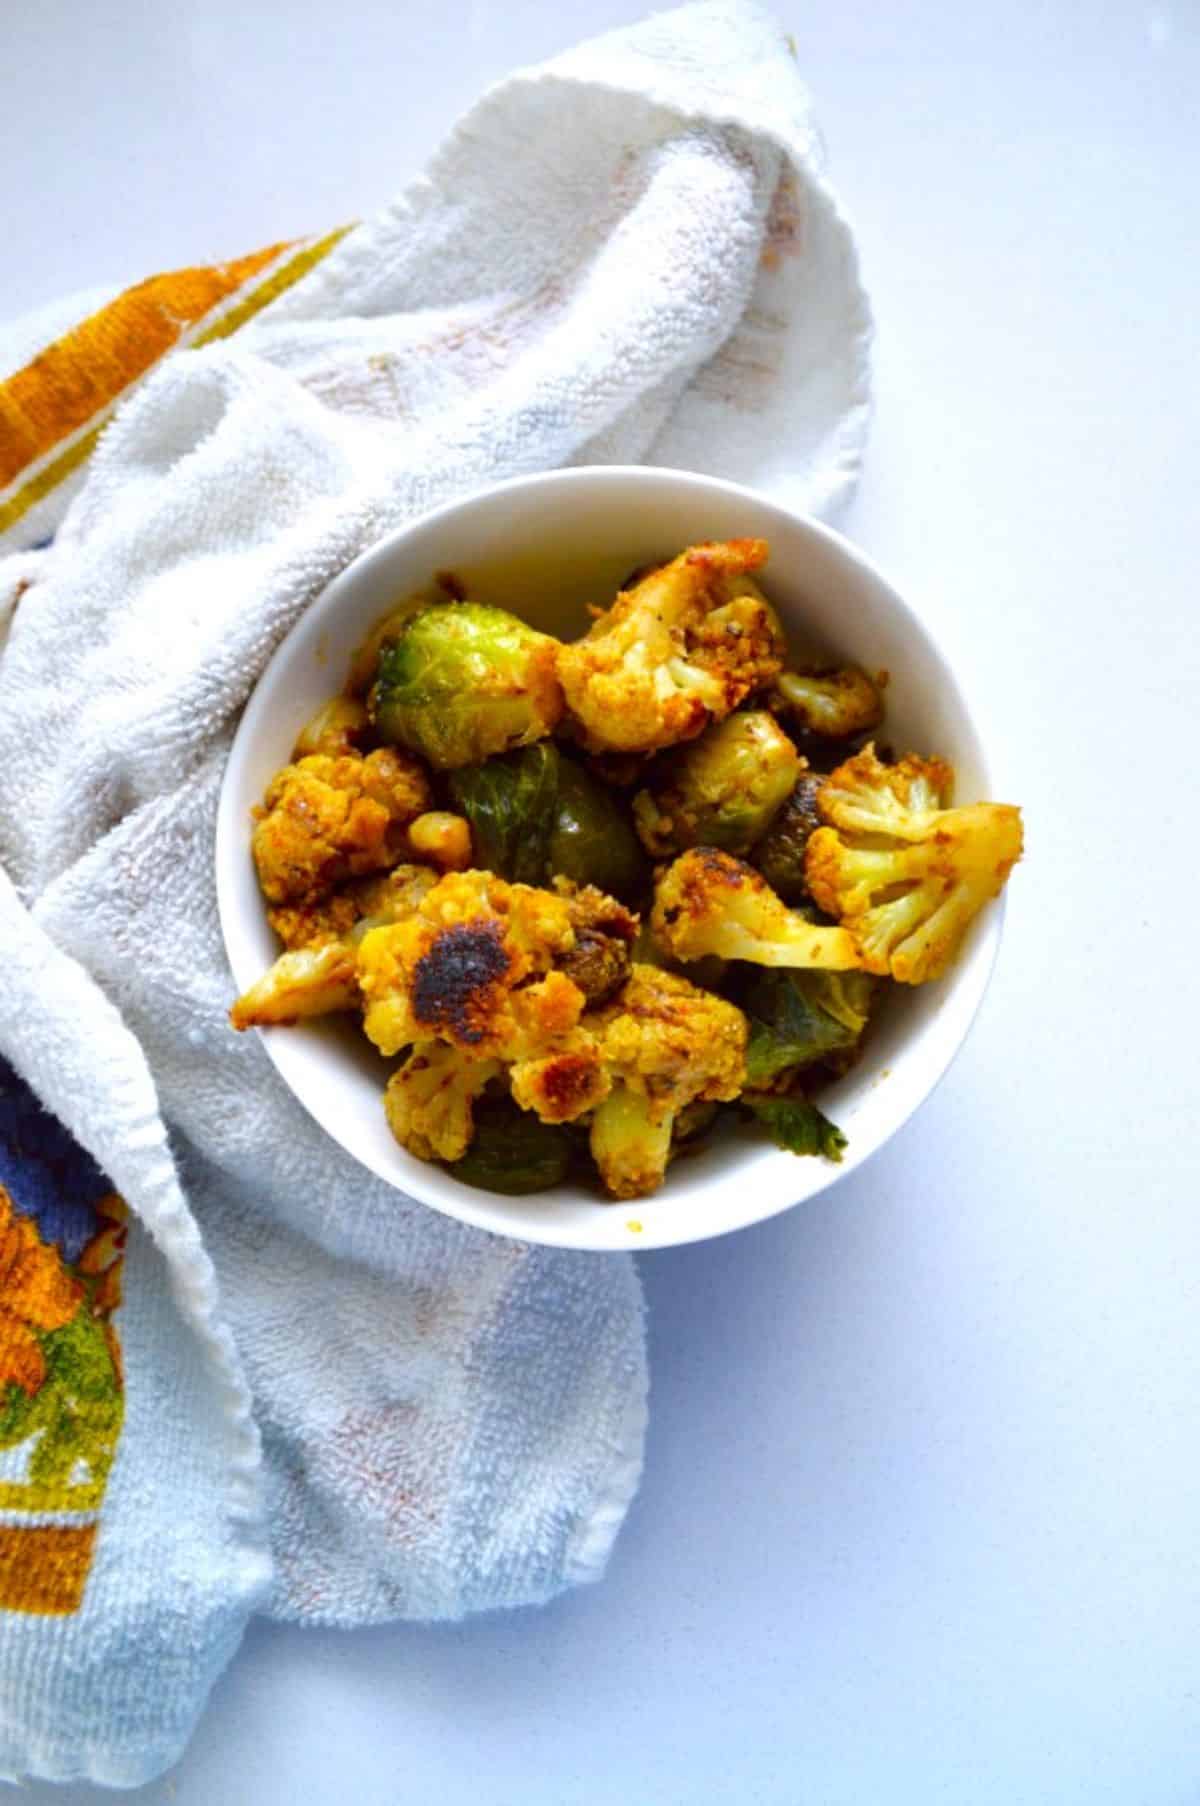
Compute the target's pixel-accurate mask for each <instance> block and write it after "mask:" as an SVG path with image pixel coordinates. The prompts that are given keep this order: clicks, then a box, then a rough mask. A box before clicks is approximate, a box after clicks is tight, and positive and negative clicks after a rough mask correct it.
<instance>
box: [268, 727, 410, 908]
mask: <svg viewBox="0 0 1200 1806" xmlns="http://www.w3.org/2000/svg"><path fill="white" fill-rule="evenodd" d="M263 804H264V809H263V814H262V816H261V818H260V819H259V822H258V825H257V827H256V828H255V830H254V839H253V843H252V844H253V850H254V862H255V865H256V866H257V867H258V881H259V884H260V885H261V887H262V892H263V895H264V896H265V897H266V899H267V901H268V903H312V902H315V901H317V900H319V899H320V898H322V897H324V896H326V895H327V894H328V893H329V892H330V891H331V890H332V889H333V888H334V887H335V886H336V885H338V884H340V883H341V882H342V881H343V880H344V879H346V878H357V877H361V876H363V875H365V874H366V873H368V872H379V871H386V870H387V869H388V868H389V867H391V866H393V865H396V864H398V863H399V861H400V860H401V858H402V857H403V855H404V828H405V825H406V824H407V823H408V822H410V821H412V819H413V818H414V816H417V815H420V814H421V813H422V812H423V811H424V810H426V809H427V808H428V807H429V783H428V780H427V778H426V776H425V772H424V770H423V768H422V767H421V766H420V764H418V762H417V761H416V760H415V759H413V758H410V757H409V755H408V754H407V753H402V752H396V751H395V750H394V749H393V748H391V747H381V748H380V749H379V750H378V751H376V752H373V753H368V754H367V756H366V758H361V757H360V756H359V755H358V754H357V753H342V754H340V755H330V754H327V753H312V754H310V755H309V756H307V757H305V758H303V759H298V760H297V761H296V762H295V764H293V765H285V766H284V767H283V770H282V771H279V772H276V774H275V776H274V777H273V778H272V780H271V782H270V784H269V785H268V786H267V791H266V795H265V796H264V798H263Z"/></svg>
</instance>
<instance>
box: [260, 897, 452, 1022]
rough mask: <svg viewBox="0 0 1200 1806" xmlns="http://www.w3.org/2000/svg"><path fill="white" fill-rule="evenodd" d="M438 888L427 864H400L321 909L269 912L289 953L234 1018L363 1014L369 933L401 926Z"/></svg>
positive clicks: (314, 906)
mask: <svg viewBox="0 0 1200 1806" xmlns="http://www.w3.org/2000/svg"><path fill="white" fill-rule="evenodd" d="M436 883H437V874H436V872H431V871H430V870H429V868H428V867H427V866H420V865H400V866H397V867H396V869H395V870H394V871H391V872H388V873H387V874H386V876H384V877H382V878H359V879H354V880H352V881H351V882H350V883H349V884H344V885H343V886H342V887H341V889H340V890H336V891H334V892H333V893H332V894H331V895H330V896H329V897H327V898H325V899H324V900H323V901H322V902H320V903H314V904H309V905H307V906H306V907H303V908H300V907H297V906H295V905H281V906H280V907H279V908H277V909H272V910H268V912H267V914H268V916H269V918H270V921H271V924H272V926H273V927H274V929H275V931H276V933H277V934H278V935H279V938H280V940H282V941H283V942H284V944H285V945H286V947H287V949H288V951H287V952H286V953H281V954H280V956H279V958H278V959H277V960H276V961H275V963H274V965H273V966H271V967H270V969H269V970H268V971H267V972H265V973H264V974H263V976H262V977H261V978H260V979H259V980H258V981H257V983H256V984H253V985H251V987H250V989H249V990H248V991H246V992H245V993H244V995H243V996H241V997H239V998H238V1000H237V1002H236V1003H235V1004H234V1006H233V1008H232V1009H231V1010H230V1012H229V1020H230V1021H231V1022H232V1024H233V1026H234V1028H239V1029H241V1028H261V1027H263V1026H264V1025H265V1024H266V1023H269V1022H295V1021H297V1020H298V1018H300V1017H301V1016H328V1015H331V1014H332V1013H333V1012H334V1011H336V1010H352V1009H357V1008H358V1005H359V1003H360V1002H361V998H360V996H359V990H358V979H357V976H356V968H357V964H358V942H359V940H361V938H362V936H363V934H364V933H365V932H366V930H367V929H368V928H369V927H374V926H378V925H379V924H380V923H384V922H397V921H400V920H401V919H402V918H403V917H404V916H406V915H408V914H409V913H410V912H411V911H412V910H413V909H415V908H416V906H417V904H418V903H419V902H420V900H421V898H422V897H423V896H424V895H425V893H426V891H428V890H429V889H431V887H432V886H433V885H434V884H436Z"/></svg>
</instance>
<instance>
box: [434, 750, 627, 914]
mask: <svg viewBox="0 0 1200 1806" xmlns="http://www.w3.org/2000/svg"><path fill="white" fill-rule="evenodd" d="M449 788H450V794H451V796H452V798H453V800H454V804H455V807H456V808H457V809H459V810H461V812H462V813H463V814H464V815H465V816H466V818H467V820H468V821H469V822H470V824H471V833H472V836H473V838H474V842H475V863H476V864H477V865H480V866H483V867H485V868H486V869H487V870H488V871H489V872H495V873H496V875H497V877H500V878H507V879H508V881H509V882H510V883H513V884H545V883H546V882H547V880H548V879H550V878H555V877H563V878H570V879H571V880H572V881H573V882H574V883H576V884H581V885H582V884H594V885H595V886H596V888H597V889H598V890H602V891H605V892H607V893H608V894H609V895H610V896H630V895H632V894H635V893H636V892H637V891H638V889H639V888H641V886H642V885H643V884H644V883H645V881H646V877H647V872H646V862H645V859H644V858H643V856H642V850H641V848H640V847H639V846H638V843H637V837H636V836H635V834H634V832H633V829H632V828H631V827H630V825H629V823H628V822H627V821H626V819H625V817H624V815H623V814H622V812H621V809H620V807H619V805H618V803H617V802H616V800H615V799H614V798H613V797H611V796H610V795H609V793H608V792H607V791H606V790H605V789H604V787H603V785H601V784H599V783H597V782H596V780H595V779H594V778H593V777H591V776H589V774H588V773H587V772H585V771H584V770H583V768H582V766H580V765H577V764H576V763H575V761H574V760H573V759H568V758H565V757H564V756H563V755H562V754H561V753H560V752H559V750H558V748H557V747H556V746H554V745H552V744H551V742H549V741H547V740H542V741H539V742H538V744H537V745H536V746H527V747H523V748H521V750H520V751H518V752H514V753H507V754H504V755H502V756H499V757H497V758H494V759H488V760H487V761H486V763H484V764H482V765H469V766H464V767H462V768H461V769H460V770H458V771H455V772H453V773H452V774H451V776H450V779H449Z"/></svg>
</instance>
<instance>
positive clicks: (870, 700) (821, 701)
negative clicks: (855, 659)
mask: <svg viewBox="0 0 1200 1806" xmlns="http://www.w3.org/2000/svg"><path fill="white" fill-rule="evenodd" d="M775 691H776V695H777V696H778V697H779V698H780V700H781V702H782V703H783V705H784V708H785V710H786V711H787V712H788V713H789V714H792V715H794V716H795V717H796V720H797V721H798V722H799V724H800V726H801V727H806V728H807V729H808V731H809V733H810V734H821V735H822V736H823V737H826V738H828V739H831V740H841V739H846V738H848V737H849V736H850V735H851V734H865V733H867V732H868V730H869V729H870V728H873V727H878V726H879V723H880V722H881V721H882V720H883V698H882V696H881V695H880V693H879V688H878V686H877V685H876V683H875V681H874V679H873V678H870V677H868V676H867V674H866V672H865V671H862V670H860V669H859V667H858V666H857V665H842V666H839V667H826V668H821V669H818V668H814V669H812V670H801V671H781V672H780V674H779V676H778V677H777V678H776V679H775Z"/></svg>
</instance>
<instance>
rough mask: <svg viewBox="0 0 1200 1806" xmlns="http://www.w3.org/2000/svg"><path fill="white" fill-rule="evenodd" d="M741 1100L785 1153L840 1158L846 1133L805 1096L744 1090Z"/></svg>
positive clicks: (835, 1159)
mask: <svg viewBox="0 0 1200 1806" xmlns="http://www.w3.org/2000/svg"><path fill="white" fill-rule="evenodd" d="M741 1101H742V1103H743V1104H744V1105H745V1106H746V1108H747V1109H748V1110H749V1111H751V1112H752V1113H753V1115H754V1116H755V1117H756V1118H757V1120H758V1121H759V1122H760V1123H761V1124H762V1126H763V1128H764V1129H766V1131H767V1133H768V1134H769V1135H770V1137H771V1139H772V1140H773V1141H775V1142H777V1143H778V1145H779V1146H780V1147H781V1148H785V1149H786V1150H787V1152H788V1153H789V1154H823V1155H824V1156H825V1158H826V1159H827V1160H832V1161H835V1162H840V1161H841V1158H842V1150H843V1149H844V1148H845V1147H846V1146H847V1142H846V1137H845V1136H844V1135H843V1134H842V1131H841V1130H840V1129H839V1128H838V1127H837V1124H836V1123H832V1122H830V1120H829V1118H828V1117H827V1116H823V1115H822V1114H821V1112H820V1111H819V1110H818V1109H817V1106H816V1105H815V1104H814V1103H812V1102H811V1101H810V1100H809V1099H808V1098H806V1097H777V1096H774V1095H772V1094H771V1093H769V1092H753V1091H745V1092H743V1093H742V1098H741Z"/></svg>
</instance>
